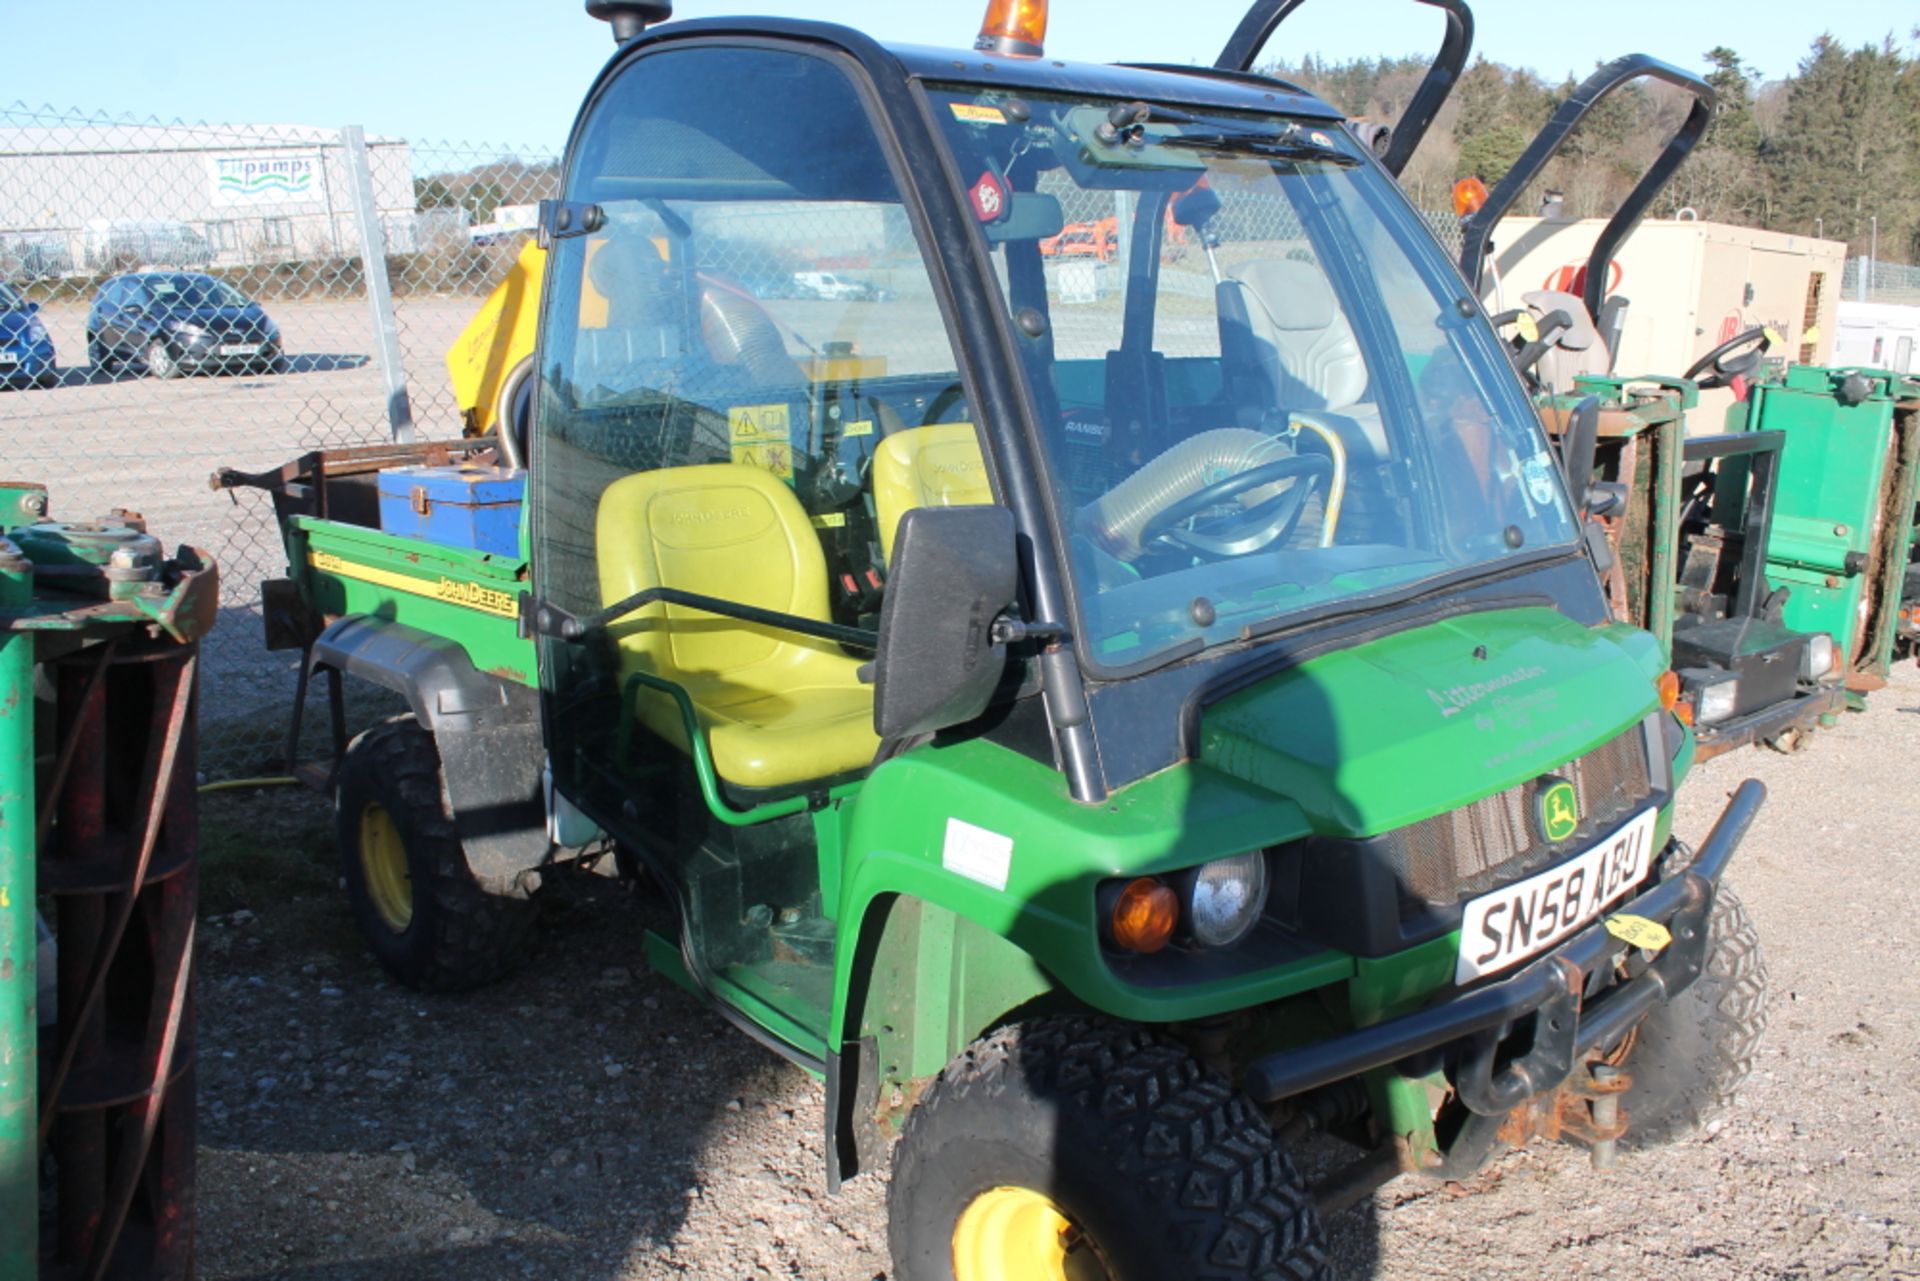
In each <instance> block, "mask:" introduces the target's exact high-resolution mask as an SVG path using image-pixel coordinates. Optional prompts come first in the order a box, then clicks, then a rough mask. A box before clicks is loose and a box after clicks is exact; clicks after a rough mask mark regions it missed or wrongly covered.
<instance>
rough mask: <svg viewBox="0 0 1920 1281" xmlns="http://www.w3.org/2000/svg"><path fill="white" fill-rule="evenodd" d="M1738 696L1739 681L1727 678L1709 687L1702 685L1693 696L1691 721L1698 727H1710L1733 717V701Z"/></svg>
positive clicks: (1734, 678)
mask: <svg viewBox="0 0 1920 1281" xmlns="http://www.w3.org/2000/svg"><path fill="white" fill-rule="evenodd" d="M1739 695H1740V681H1739V679H1738V678H1736V677H1733V676H1729V677H1727V678H1726V679H1725V680H1722V681H1715V682H1714V683H1713V684H1711V685H1702V686H1700V687H1699V689H1698V690H1697V691H1696V692H1695V694H1694V704H1693V719H1694V721H1695V723H1697V724H1700V725H1712V724H1714V723H1715V722H1717V721H1724V720H1726V719H1727V718H1728V717H1729V716H1732V715H1733V708H1734V701H1735V700H1736V699H1737V698H1738V697H1739Z"/></svg>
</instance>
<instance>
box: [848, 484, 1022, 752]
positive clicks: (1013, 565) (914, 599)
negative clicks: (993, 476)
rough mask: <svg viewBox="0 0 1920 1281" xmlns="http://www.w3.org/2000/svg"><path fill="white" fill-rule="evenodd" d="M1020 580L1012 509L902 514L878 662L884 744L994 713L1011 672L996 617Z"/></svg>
mask: <svg viewBox="0 0 1920 1281" xmlns="http://www.w3.org/2000/svg"><path fill="white" fill-rule="evenodd" d="M1019 583H1020V568H1019V560H1018V558H1017V555H1016V553H1015V549H1014V535H1013V513H1012V512H1010V511H1008V510H1007V509H1006V508H1004V507H915V508H913V509H911V510H909V511H908V512H907V513H906V514H905V515H903V516H902V517H901V518H900V528H899V532H898V533H897V534H896V535H895V536H894V540H893V572H892V574H891V575H890V576H889V577H888V579H887V595H886V599H885V601H884V602H883V603H882V604H881V606H880V642H879V647H878V650H877V652H876V653H875V655H874V664H873V666H874V677H873V683H874V691H873V728H874V731H875V732H876V733H878V734H879V735H880V737H881V738H883V739H890V738H902V737H907V736H910V735H915V734H930V733H932V732H933V731H935V730H938V729H945V728H946V727H947V726H949V725H960V724H964V723H965V722H967V721H970V720H972V719H973V718H974V717H976V716H978V715H979V714H980V713H981V712H983V711H985V710H986V708H987V701H988V700H989V699H990V698H992V696H993V691H994V688H995V687H996V686H998V685H999V683H1000V677H1001V674H1002V673H1003V672H1004V671H1005V670H1006V666H1007V647H1006V645H1005V644H1000V643H996V642H995V641H994V638H993V624H994V620H995V619H997V618H998V617H1000V615H1001V614H1003V613H1005V612H1006V611H1007V609H1008V608H1009V607H1010V606H1011V605H1012V604H1013V603H1014V596H1015V594H1016V593H1017V591H1018V589H1019Z"/></svg>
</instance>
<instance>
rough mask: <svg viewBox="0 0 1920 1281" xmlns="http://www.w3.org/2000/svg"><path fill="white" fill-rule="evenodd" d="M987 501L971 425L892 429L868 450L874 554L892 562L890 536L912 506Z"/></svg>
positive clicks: (984, 473) (983, 471)
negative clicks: (876, 530) (876, 537)
mask: <svg viewBox="0 0 1920 1281" xmlns="http://www.w3.org/2000/svg"><path fill="white" fill-rule="evenodd" d="M992 501H993V486H992V485H990V484H988V482H987V465H986V463H985V461H984V460H982V459H981V457H980V440H979V437H978V436H977V435H976V434H975V433H974V430H973V424H972V423H930V424H928V425H927V426H925V427H912V428H909V429H908V430H906V431H897V432H895V433H893V434H892V435H891V436H888V437H887V438H886V439H884V440H882V441H881V442H880V444H879V447H878V448H876V449H875V450H874V451H873V510H874V515H875V517H876V518H877V519H878V520H879V522H880V551H881V553H882V554H883V555H884V556H885V557H886V558H887V559H888V560H892V559H893V532H894V530H895V529H896V528H897V527H898V526H899V524H900V517H901V516H902V515H903V514H904V513H905V512H906V511H908V510H909V509H910V508H914V507H969V506H973V505H976V504H981V503H991V502H992Z"/></svg>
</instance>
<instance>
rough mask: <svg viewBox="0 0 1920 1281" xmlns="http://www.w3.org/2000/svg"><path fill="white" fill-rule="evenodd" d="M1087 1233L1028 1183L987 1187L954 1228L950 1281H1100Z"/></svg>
mask: <svg viewBox="0 0 1920 1281" xmlns="http://www.w3.org/2000/svg"><path fill="white" fill-rule="evenodd" d="M1106 1275H1107V1271H1106V1269H1105V1268H1104V1267H1102V1266H1101V1265H1100V1262H1099V1260H1098V1259H1097V1258H1096V1257H1095V1256H1094V1253H1093V1250H1092V1248H1091V1245H1090V1243H1089V1242H1088V1241H1087V1239H1086V1236H1085V1235H1084V1234H1083V1233H1082V1232H1081V1231H1080V1230H1079V1229H1078V1228H1077V1227H1075V1226H1074V1223H1073V1221H1072V1220H1071V1219H1069V1218H1067V1216H1066V1215H1065V1214H1063V1213H1062V1212H1061V1210H1060V1207H1059V1206H1057V1205H1055V1204H1054V1203H1053V1202H1052V1201H1051V1200H1050V1199H1048V1198H1047V1197H1046V1196H1044V1195H1042V1194H1041V1193H1039V1192H1035V1191H1033V1190H1032V1189H1031V1188H1012V1187H1007V1188H991V1189H989V1190H987V1191H985V1192H982V1193H981V1194H980V1195H979V1196H977V1197H975V1198H974V1199H973V1201H972V1202H971V1203H970V1204H969V1205H968V1206H967V1208H966V1210H965V1211H963V1212H962V1213H961V1215H960V1221H959V1222H958V1223H956V1224H954V1227H953V1278H954V1281H1099V1279H1101V1278H1104V1277H1106Z"/></svg>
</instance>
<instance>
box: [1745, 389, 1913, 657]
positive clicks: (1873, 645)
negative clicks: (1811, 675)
mask: <svg viewBox="0 0 1920 1281" xmlns="http://www.w3.org/2000/svg"><path fill="white" fill-rule="evenodd" d="M1727 425H1728V427H1729V429H1730V430H1732V431H1736V432H1743V433H1756V434H1777V435H1779V436H1781V437H1783V438H1784V439H1785V441H1786V448H1785V452H1784V454H1783V455H1782V458H1783V465H1782V469H1781V478H1780V482H1779V486H1778V489H1777V491H1776V492H1775V494H1774V496H1773V515H1772V524H1773V529H1772V535H1771V537H1770V538H1769V539H1768V540H1767V574H1768V577H1769V578H1770V579H1772V580H1773V581H1776V582H1779V583H1781V584H1782V585H1784V586H1787V587H1789V588H1791V592H1792V594H1791V596H1790V597H1789V598H1788V600H1787V602H1786V611H1785V621H1786V624H1787V626H1789V627H1793V628H1796V629H1798V630H1801V631H1815V630H1818V631H1824V632H1830V633H1831V634H1832V635H1833V638H1834V644H1835V647H1836V649H1837V650H1838V652H1839V655H1840V657H1841V659H1842V661H1843V664H1844V671H1845V679H1846V684H1847V688H1848V689H1849V690H1851V691H1853V692H1854V693H1855V694H1865V693H1867V692H1869V691H1871V690H1875V689H1878V688H1879V687H1880V686H1881V685H1883V684H1884V683H1885V681H1886V676H1887V672H1888V670H1889V668H1890V666H1891V664H1892V662H1893V657H1894V652H1895V649H1896V647H1897V645H1898V643H1899V642H1900V641H1901V640H1902V639H1903V638H1906V637H1911V636H1912V635H1913V633H1914V631H1915V626H1914V623H1913V609H1914V604H1915V599H1916V595H1917V593H1916V592H1915V591H1914V590H1913V589H1914V588H1915V587H1920V584H1916V583H1914V582H1913V579H1914V575H1913V572H1912V549H1913V541H1914V530H1915V526H1914V505H1915V495H1916V491H1917V490H1920V467H1916V460H1920V379H1914V378H1910V377H1906V376H1903V375H1901V374H1896V373H1891V372H1888V371H1886V370H1875V369H1850V368H1848V369H1827V368H1821V367H1819V366H1814V365H1794V366H1789V367H1788V368H1787V369H1786V370H1785V371H1784V372H1783V373H1782V374H1781V375H1779V376H1776V377H1771V378H1767V379H1765V380H1762V381H1760V382H1758V383H1755V384H1754V386H1753V388H1752V390H1751V391H1750V393H1749V394H1748V396H1747V399H1746V400H1745V401H1741V402H1736V403H1735V404H1734V405H1733V406H1732V407H1731V408H1730V409H1729V410H1728V411H1727ZM1730 479H1734V480H1736V481H1737V478H1730Z"/></svg>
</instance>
